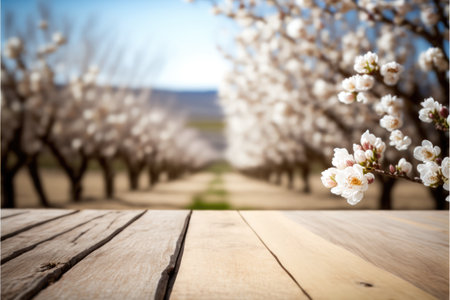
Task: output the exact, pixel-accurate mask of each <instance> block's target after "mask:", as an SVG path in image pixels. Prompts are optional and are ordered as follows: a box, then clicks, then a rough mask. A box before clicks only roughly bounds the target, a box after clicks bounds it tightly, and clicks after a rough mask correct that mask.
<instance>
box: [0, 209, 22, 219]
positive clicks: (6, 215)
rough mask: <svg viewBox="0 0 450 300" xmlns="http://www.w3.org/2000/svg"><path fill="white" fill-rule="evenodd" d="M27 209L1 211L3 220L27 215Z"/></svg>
mask: <svg viewBox="0 0 450 300" xmlns="http://www.w3.org/2000/svg"><path fill="white" fill-rule="evenodd" d="M27 212H28V210H26V209H1V215H2V220H3V219H6V218H10V217H14V216H18V215H22V214H25V213H27Z"/></svg>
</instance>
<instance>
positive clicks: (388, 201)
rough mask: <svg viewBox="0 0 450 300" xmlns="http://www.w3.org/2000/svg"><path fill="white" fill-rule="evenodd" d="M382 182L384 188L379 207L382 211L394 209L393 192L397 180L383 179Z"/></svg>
mask: <svg viewBox="0 0 450 300" xmlns="http://www.w3.org/2000/svg"><path fill="white" fill-rule="evenodd" d="M380 182H381V184H383V186H382V191H381V195H380V198H379V204H380V205H379V207H380V209H392V190H393V188H394V185H395V183H396V182H397V180H396V179H394V178H383V179H382V180H380Z"/></svg>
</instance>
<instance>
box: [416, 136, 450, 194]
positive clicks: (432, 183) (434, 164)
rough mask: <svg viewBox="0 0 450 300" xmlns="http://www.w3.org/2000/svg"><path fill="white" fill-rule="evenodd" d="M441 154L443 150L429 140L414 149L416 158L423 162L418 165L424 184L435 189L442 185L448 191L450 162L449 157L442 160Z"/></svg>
mask: <svg viewBox="0 0 450 300" xmlns="http://www.w3.org/2000/svg"><path fill="white" fill-rule="evenodd" d="M440 154H441V148H440V147H439V146H433V144H432V143H431V142H430V141H428V140H424V141H422V145H421V146H418V147H416V148H415V149H414V158H415V159H417V160H419V161H421V162H422V163H421V164H419V165H417V171H419V174H420V179H421V180H422V183H423V184H424V185H425V186H429V187H434V188H435V187H438V186H440V185H442V186H443V188H444V189H445V190H446V191H448V190H449V185H448V182H449V181H448V178H449V167H450V161H449V158H448V157H445V158H444V159H441V158H440V157H439V155H440ZM448 200H449V198H448V197H447V201H448Z"/></svg>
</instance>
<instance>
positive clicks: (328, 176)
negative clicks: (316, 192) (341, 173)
mask: <svg viewBox="0 0 450 300" xmlns="http://www.w3.org/2000/svg"><path fill="white" fill-rule="evenodd" d="M337 172H338V169H336V168H329V169H327V170H325V171H323V172H322V176H321V177H320V179H321V180H322V184H323V185H324V186H325V187H326V188H328V189H331V188H334V187H335V186H336V185H337V182H336V174H337Z"/></svg>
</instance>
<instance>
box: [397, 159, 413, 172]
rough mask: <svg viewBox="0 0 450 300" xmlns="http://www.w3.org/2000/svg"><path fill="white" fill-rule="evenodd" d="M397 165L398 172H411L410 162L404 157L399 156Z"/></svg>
mask: <svg viewBox="0 0 450 300" xmlns="http://www.w3.org/2000/svg"><path fill="white" fill-rule="evenodd" d="M397 167H398V169H399V170H400V172H404V173H406V174H409V173H411V170H412V164H411V163H410V162H408V161H407V160H406V159H404V158H400V160H399V161H398V163H397Z"/></svg>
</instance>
